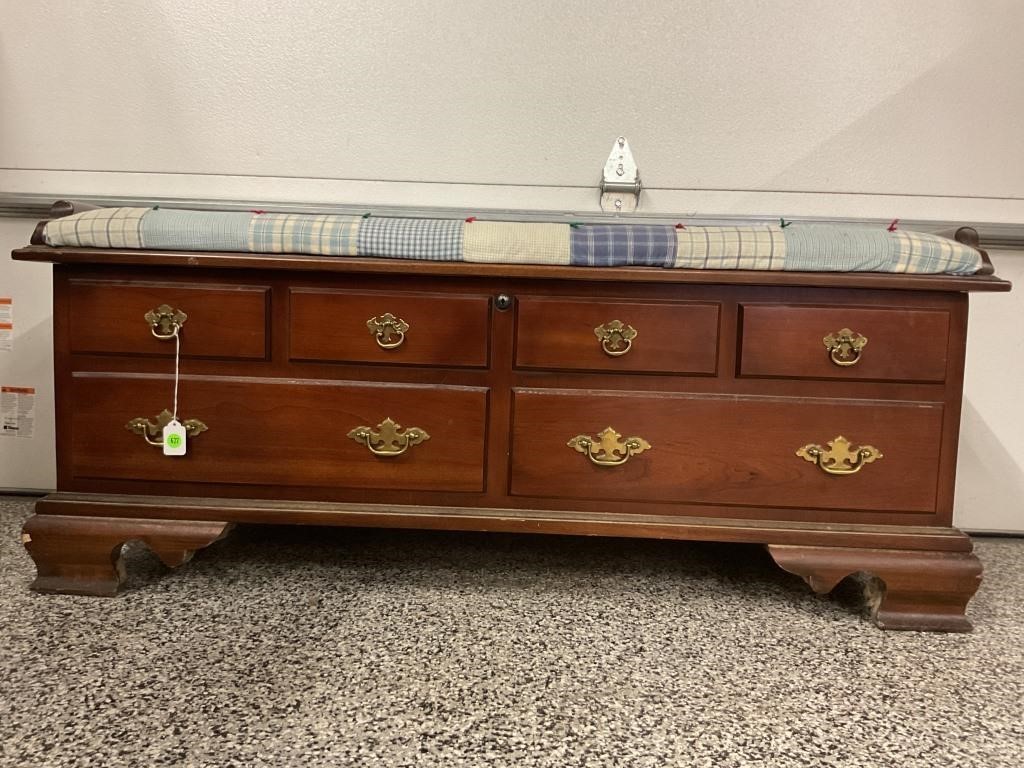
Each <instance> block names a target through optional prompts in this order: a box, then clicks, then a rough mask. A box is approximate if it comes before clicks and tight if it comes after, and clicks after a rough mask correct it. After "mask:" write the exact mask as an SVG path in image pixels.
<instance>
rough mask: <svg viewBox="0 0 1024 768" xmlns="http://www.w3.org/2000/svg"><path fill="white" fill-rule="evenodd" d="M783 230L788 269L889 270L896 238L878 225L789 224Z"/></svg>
mask: <svg viewBox="0 0 1024 768" xmlns="http://www.w3.org/2000/svg"><path fill="white" fill-rule="evenodd" d="M783 233H784V235H785V238H786V269H787V270H789V271H792V272H891V271H892V264H893V261H894V258H895V251H896V249H895V242H896V241H895V240H893V238H892V235H891V234H890V233H889V232H887V231H886V230H884V229H882V228H881V227H833V226H829V225H825V224H791V225H790V226H788V227H787V228H786V229H784V230H783Z"/></svg>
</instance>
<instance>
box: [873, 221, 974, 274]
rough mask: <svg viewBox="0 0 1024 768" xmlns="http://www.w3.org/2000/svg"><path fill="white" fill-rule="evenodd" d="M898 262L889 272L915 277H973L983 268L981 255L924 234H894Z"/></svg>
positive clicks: (896, 260)
mask: <svg viewBox="0 0 1024 768" xmlns="http://www.w3.org/2000/svg"><path fill="white" fill-rule="evenodd" d="M892 238H893V241H894V245H895V251H896V254H895V261H894V263H893V265H892V268H891V270H890V271H892V272H913V273H915V274H923V273H927V274H936V273H941V272H945V273H946V274H950V275H973V274H974V273H975V272H977V271H978V270H979V269H981V265H982V261H981V254H980V253H978V251H976V250H975V249H973V248H971V247H970V246H967V245H964V244H963V243H958V242H957V241H955V240H949V239H947V238H945V237H938V236H936V235H927V234H923V233H921V232H900V231H897V232H893V233H892Z"/></svg>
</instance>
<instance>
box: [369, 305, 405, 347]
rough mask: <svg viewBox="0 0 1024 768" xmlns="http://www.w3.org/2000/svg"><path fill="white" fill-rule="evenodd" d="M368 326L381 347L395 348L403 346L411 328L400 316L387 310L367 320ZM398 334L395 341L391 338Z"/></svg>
mask: <svg viewBox="0 0 1024 768" xmlns="http://www.w3.org/2000/svg"><path fill="white" fill-rule="evenodd" d="M366 327H367V328H369V329H370V335H372V336H373V337H374V338H375V339H376V340H377V346H379V347H380V348H381V349H395V348H396V347H400V346H402V343H403V342H404V341H405V333H406V331H408V330H409V324H408V323H407V322H405V320H403V319H402V318H400V317H395V316H394V315H392V314H391V313H390V312H385V313H384V314H383V315H379V316H378V317H371V318H370V319H369V320H367V321H366ZM393 336H397V339H395V341H392V340H391V338H392V337H393Z"/></svg>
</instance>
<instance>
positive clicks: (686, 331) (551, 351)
mask: <svg viewBox="0 0 1024 768" xmlns="http://www.w3.org/2000/svg"><path fill="white" fill-rule="evenodd" d="M718 315H719V305H718V304H699V303H694V304H667V303H665V304H657V303H647V304H644V303H638V302H631V301H630V302H627V301H605V300H593V301H583V300H576V299H545V298H531V297H527V298H521V299H519V301H518V313H517V321H516V323H517V324H516V365H517V366H518V367H520V368H548V369H575V370H594V371H623V372H650V373H683V374H703V375H714V373H715V371H716V370H717V362H718ZM615 321H619V322H620V323H622V324H624V325H626V326H628V328H629V329H632V331H635V332H636V335H635V336H634V337H632V338H631V339H623V337H622V336H621V334H620V335H619V336H618V337H617V338H616V337H615V335H614V333H615V332H614V329H613V328H611V324H612V323H613V322H615ZM599 327H602V328H603V329H604V333H605V334H606V336H610V338H602V337H600V336H598V334H597V332H596V329H597V328H599ZM626 333H627V334H630V335H631V333H630V331H629V330H627V331H626ZM627 346H628V350H627V349H626V348H627ZM624 350H625V351H624ZM609 353H615V354H609Z"/></svg>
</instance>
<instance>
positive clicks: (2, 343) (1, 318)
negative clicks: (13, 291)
mask: <svg viewBox="0 0 1024 768" xmlns="http://www.w3.org/2000/svg"><path fill="white" fill-rule="evenodd" d="M13 348H14V299H11V298H10V297H4V296H0V352H10V351H11V350H12V349H13Z"/></svg>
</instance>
